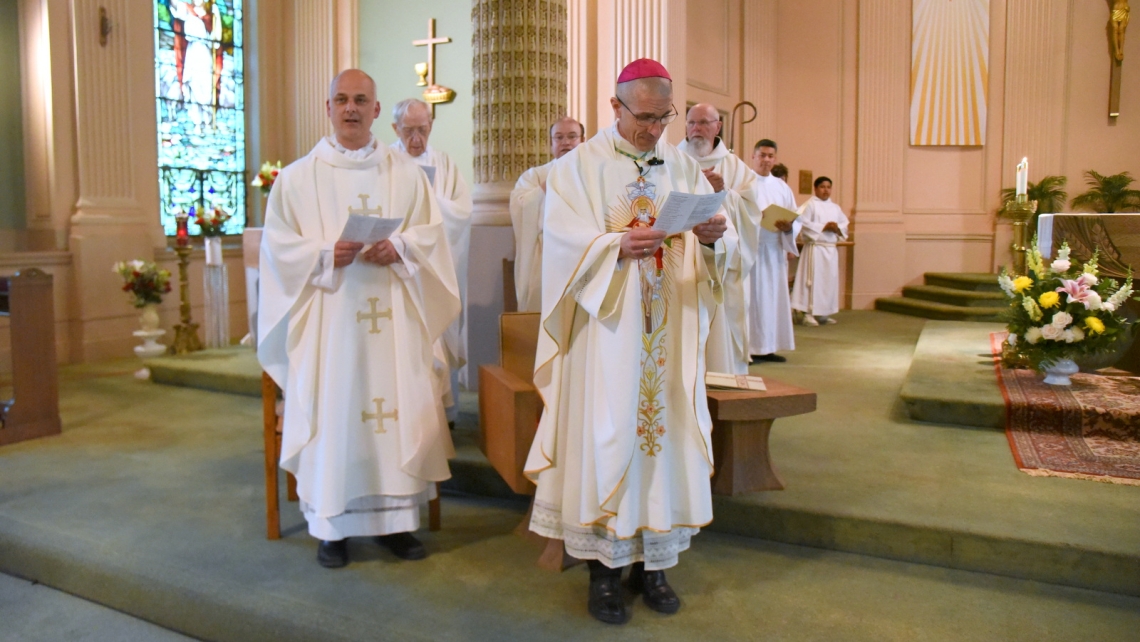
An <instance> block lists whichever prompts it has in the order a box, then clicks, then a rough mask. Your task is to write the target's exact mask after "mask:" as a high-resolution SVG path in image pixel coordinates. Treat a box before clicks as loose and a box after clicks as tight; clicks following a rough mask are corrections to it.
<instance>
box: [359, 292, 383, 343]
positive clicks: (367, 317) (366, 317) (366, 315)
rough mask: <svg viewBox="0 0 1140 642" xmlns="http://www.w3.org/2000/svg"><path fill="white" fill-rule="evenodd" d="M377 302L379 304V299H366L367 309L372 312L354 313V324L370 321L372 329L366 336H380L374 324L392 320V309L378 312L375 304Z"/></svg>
mask: <svg viewBox="0 0 1140 642" xmlns="http://www.w3.org/2000/svg"><path fill="white" fill-rule="evenodd" d="M379 302H380V299H378V298H376V297H372V298H370V299H368V305H369V307H371V308H372V311H371V312H357V313H356V322H357V323H360V322H361V321H371V322H372V327H371V328H369V330H368V334H380V328H379V327H378V326H377V325H376V322H377V321H379V320H380V319H388V320H389V321H391V320H392V308H388V309H387V310H384V311H383V312H380V311H378V310H377V309H376V304H377V303H379Z"/></svg>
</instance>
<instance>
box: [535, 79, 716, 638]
mask: <svg viewBox="0 0 1140 642" xmlns="http://www.w3.org/2000/svg"><path fill="white" fill-rule="evenodd" d="M615 94H616V95H615V96H614V97H613V98H611V99H610V105H611V106H612V107H613V110H614V118H615V119H616V121H617V122H616V123H614V125H613V126H612V127H607V128H604V129H603V130H602V131H600V132H598V134H597V135H595V136H594V137H593V138H591V139H590V140H589V141H587V142H585V143H582V144H581V145H579V146H578V148H577V149H575V150H574V151H572V152H570V153H569V154H567V155H566V156H564V157H563V158H562V159H560V160H559V161H558V162H557V163H555V164H554V167H553V168H552V169H551V170H550V176H549V177H548V178H547V181H546V224H545V229H544V231H543V237H544V240H543V255H542V292H543V295H542V326H543V331H542V332H541V333H540V336H539V343H538V351H537V357H536V360H535V364H536V368H535V374H534V383H535V386H536V387H537V388H538V390H539V392H540V394H541V395H542V398H543V400H544V402H545V411H544V412H543V415H542V419H541V420H540V422H539V426H538V433H537V434H536V436H535V440H534V444H533V445H532V446H531V450H530V455H529V457H528V459H527V464H526V472H527V474H528V475H529V476H530V478H531V479H532V480H534V481H535V483H536V484H537V486H538V488H537V490H536V493H535V501H534V510H533V513H532V518H531V522H530V528H531V530H532V531H534V532H536V533H538V534H539V535H542V536H544V537H550V538H554V539H561V540H563V542H564V544H565V547H566V551H567V552H568V553H569V554H570V555H572V556H574V557H576V558H579V559H584V560H587V561H588V563H589V567H590V589H589V598H588V601H587V608H588V610H589V612H590V614H591V615H593V616H594V617H595V618H597V619H599V620H601V621H603V622H608V623H613V624H621V623H624V622H626V621H628V619H629V617H630V611H629V610H628V607H627V606H626V603H625V600H624V598H623V595H622V585H621V578H622V570H623V569H624V568H625V567H626V566H632V569H631V571H630V578H629V588H630V590H631V591H633V592H634V593H642V594H643V595H644V601H645V603H646V604H647V605H648V606H649V607H650V608H651V609H653V610H655V611H659V612H661V613H675V612H676V611H677V609H679V608H680V606H681V601H680V599H679V598H678V597H677V594H676V593H675V592H674V591H673V589H672V588H671V587H670V586H669V583H668V582H667V581H666V579H665V572H664V571H665V569H667V568H670V567H672V566H674V565H675V564H677V558H678V555H679V554H680V553H681V552H682V551H684V550H686V549H688V548H689V542H690V539H691V538H692V537H693V535H695V534H696V533H697V532H698V530H699V529H700V527H701V526H704V525H706V524H708V523H709V522H710V521H711V520H712V497H711V493H710V485H709V475H710V474H711V473H712V466H713V462H712V448H711V445H710V444H711V442H710V439H709V437H710V432H711V429H712V421H711V419H710V417H709V411H708V404H707V402H706V396H705V384H704V375H705V363H704V344H705V341H706V339H707V337H708V332H709V318H710V317H711V315H712V314H713V310H714V309H715V307H716V305H717V303H718V302H719V301H720V299H721V293H722V291H723V288H722V286H721V282H722V278H723V275H722V274H721V271H720V268H719V267H718V265H723V263H719V264H718V259H720V260H721V261H723V259H724V256H723V255H724V252H725V249H724V241H723V240H722V236H724V234H725V231H726V229H727V224H726V221H725V218H724V217H723V216H720V215H716V216H713V217H712V218H710V219H709V220H707V221H706V222H704V223H702V224H700V225H697V226H696V227H693V228H692V230H691V231H687V232H682V233H679V234H676V235H674V236H671V237H669V238H666V234H665V232H662V231H659V230H656V229H653V227H652V225H653V223H654V222H655V220H656V216H657V213H658V212H659V211H660V209H661V208H662V206H663V205H664V203H665V200H666V199H667V197H668V196H669V193H670V192H672V191H678V192H684V193H690V194H711V193H712V191H713V189H712V186H711V185H710V184H709V182H708V180H707V179H706V178H705V176H704V174H703V173H702V172H701V168H700V166H699V165H698V164H697V162H696V161H695V160H693V159H692V158H690V157H689V156H687V155H685V154H683V153H681V152H680V151H678V150H677V148H676V147H674V146H673V145H670V144H668V143H666V142H664V141H662V140H661V136H662V134H664V133H665V127H666V125H668V124H669V123H670V122H672V121H673V120H674V119H676V117H677V110H676V109H675V108H674V106H673V84H672V81H671V79H670V77H669V73H668V72H667V71H666V70H665V67H663V66H662V65H661V64H660V63H658V62H656V61H654V60H648V59H641V60H636V61H634V62H632V63H630V64H629V65H628V66H626V67H625V69H623V70H622V72H621V74H620V75H619V76H618V79H617V91H616V92H615Z"/></svg>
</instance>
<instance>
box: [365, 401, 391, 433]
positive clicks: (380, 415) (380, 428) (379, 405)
mask: <svg viewBox="0 0 1140 642" xmlns="http://www.w3.org/2000/svg"><path fill="white" fill-rule="evenodd" d="M372 403H374V404H376V412H374V413H372V412H368V411H367V410H361V411H360V421H362V422H366V421H372V420H373V419H375V420H376V430H375V431H374V432H375V433H376V434H378V435H382V434H385V433H387V432H388V431H387V430H384V420H385V419H391V420H392V421H399V420H400V417H399V413H400V409H399V408H396V409H393V410H392V412H384V399H383V398H374V399H373V400H372Z"/></svg>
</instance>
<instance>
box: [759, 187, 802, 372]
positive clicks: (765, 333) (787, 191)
mask: <svg viewBox="0 0 1140 642" xmlns="http://www.w3.org/2000/svg"><path fill="white" fill-rule="evenodd" d="M756 196H757V199H758V201H759V206H760V210H761V211H763V210H764V208H766V207H768V206H769V205H779V206H780V207H783V208H785V209H789V210H792V211H793V212H794V211H796V197H795V195H793V194H792V188H790V187H788V184H787V183H785V182H784V180H783V179H781V178H779V177H776V176H772V175H771V174H769V175H767V176H757V177H756ZM799 230H800V220H799V219H798V218H797V219H796V220H795V222H794V223H792V231H791V232H769V231H768V230H766V229H764V228H762V227H761V228H760V229H759V243H758V244H757V246H756V247H757V251H756V262H755V263H754V264H753V265H752V272H751V273H750V274H749V275H748V290H749V294H750V296H749V305H750V308H749V314H748V341H749V344H750V345H751V352H752V354H755V355H762V354H772V353H775V352H781V351H784V350H795V349H796V335H795V331H794V329H793V328H792V306H791V300H790V298H789V296H788V254H793V255H795V254H798V253H799V250H797V249H796V234H798V233H799Z"/></svg>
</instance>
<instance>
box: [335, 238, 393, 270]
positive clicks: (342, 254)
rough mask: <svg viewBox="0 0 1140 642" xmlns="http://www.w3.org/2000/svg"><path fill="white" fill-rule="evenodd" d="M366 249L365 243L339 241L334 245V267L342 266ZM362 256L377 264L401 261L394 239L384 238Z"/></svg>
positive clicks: (361, 255) (361, 256)
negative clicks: (393, 242) (393, 243)
mask: <svg viewBox="0 0 1140 642" xmlns="http://www.w3.org/2000/svg"><path fill="white" fill-rule="evenodd" d="M363 249H364V244H363V243H354V242H352V241H337V242H336V245H334V246H333V267H334V268H342V267H344V266H346V265H348V264H349V263H352V262H353V261H354V260H356V255H357V254H360V251H361V250H363ZM360 258H362V259H364V260H365V261H368V262H370V263H375V264H377V265H391V264H393V263H398V262H400V260H401V259H400V255H399V254H398V253H397V252H396V248H395V247H394V246H393V245H392V241H389V240H388V239H384V240H383V241H380V242H378V243H376V244H375V245H373V246H372V247H370V248H368V250H367V251H366V252H364V253H363V254H360Z"/></svg>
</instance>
